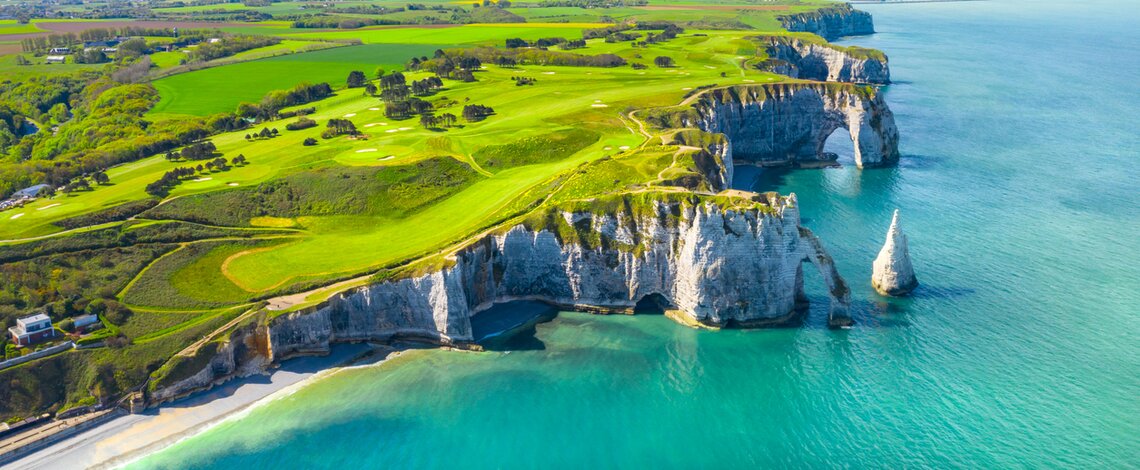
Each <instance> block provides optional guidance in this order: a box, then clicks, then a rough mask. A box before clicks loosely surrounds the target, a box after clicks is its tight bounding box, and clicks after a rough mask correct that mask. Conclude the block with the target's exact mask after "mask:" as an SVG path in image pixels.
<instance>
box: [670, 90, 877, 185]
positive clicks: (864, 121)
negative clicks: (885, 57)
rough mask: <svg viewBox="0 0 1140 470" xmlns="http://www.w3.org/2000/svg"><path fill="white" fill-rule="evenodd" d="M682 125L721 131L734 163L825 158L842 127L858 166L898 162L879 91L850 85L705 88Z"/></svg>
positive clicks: (782, 163)
mask: <svg viewBox="0 0 1140 470" xmlns="http://www.w3.org/2000/svg"><path fill="white" fill-rule="evenodd" d="M693 110H694V111H695V112H694V113H692V114H691V115H689V116H687V117H686V118H684V119H683V124H684V125H686V126H693V127H697V128H700V129H701V130H703V131H706V132H714V133H721V134H724V135H725V136H726V137H727V139H728V141H729V143H731V148H732V156H731V159H732V161H734V162H736V163H752V164H758V165H764V166H796V165H800V164H804V163H813V162H829V161H831V159H829V158H828V156H827V155H826V154H825V153H824V151H823V147H824V144H825V143H826V142H827V138H828V137H829V136H830V135H831V133H832V132H834V131H835V130H836V129H840V128H843V129H846V130H847V131H848V132H849V133H850V135H851V141H852V143H853V144H854V155H855V164H856V165H858V166H859V167H860V168H865V167H877V166H887V165H892V164H895V163H897V162H898V159H899V150H898V141H899V134H898V129H897V128H896V127H895V120H894V114H892V113H891V110H890V108H889V107H888V106H887V104H886V102H885V101H884V100H883V99H882V96H881V94H880V93H878V91H877V90H875V89H874V88H871V87H861V86H855V85H850V84H823V83H813V84H777V85H765V86H736V87H728V88H718V89H713V90H709V91H708V92H705V93H704V94H702V95H701V96H700V97H699V98H698V99H697V100H696V101H695V102H694V103H693Z"/></svg>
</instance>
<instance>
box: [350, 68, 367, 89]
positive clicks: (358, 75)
mask: <svg viewBox="0 0 1140 470" xmlns="http://www.w3.org/2000/svg"><path fill="white" fill-rule="evenodd" d="M367 81H368V79H367V78H366V77H365V76H364V72H361V71H359V70H353V71H351V72H349V73H348V87H349V88H360V87H362V86H364V84H365V83H366V82H367Z"/></svg>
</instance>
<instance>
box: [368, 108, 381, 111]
mask: <svg viewBox="0 0 1140 470" xmlns="http://www.w3.org/2000/svg"><path fill="white" fill-rule="evenodd" d="M368 110H369V111H379V110H380V108H368Z"/></svg>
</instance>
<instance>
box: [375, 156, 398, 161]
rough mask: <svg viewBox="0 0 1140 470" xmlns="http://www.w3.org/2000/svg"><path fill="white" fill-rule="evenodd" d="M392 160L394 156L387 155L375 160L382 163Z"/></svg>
mask: <svg viewBox="0 0 1140 470" xmlns="http://www.w3.org/2000/svg"><path fill="white" fill-rule="evenodd" d="M393 158H396V156H395V155H388V156H387V157H380V158H377V160H380V161H384V160H391V159H393Z"/></svg>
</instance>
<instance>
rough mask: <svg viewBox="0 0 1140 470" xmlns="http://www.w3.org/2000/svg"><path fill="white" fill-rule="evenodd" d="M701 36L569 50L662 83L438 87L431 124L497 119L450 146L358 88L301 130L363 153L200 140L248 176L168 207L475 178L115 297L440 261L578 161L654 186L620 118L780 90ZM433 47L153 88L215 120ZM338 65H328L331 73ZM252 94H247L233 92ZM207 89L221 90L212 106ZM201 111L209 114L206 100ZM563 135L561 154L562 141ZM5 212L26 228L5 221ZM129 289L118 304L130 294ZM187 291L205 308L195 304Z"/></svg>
mask: <svg viewBox="0 0 1140 470" xmlns="http://www.w3.org/2000/svg"><path fill="white" fill-rule="evenodd" d="M478 28H479V27H476V29H478ZM432 31H435V30H432ZM700 34H707V36H693V35H692V34H686V35H684V36H682V37H678V38H676V39H674V40H672V41H669V42H666V43H663V44H657V45H652V46H650V47H648V48H634V47H632V46H631V44H630V43H628V42H626V43H605V42H603V41H601V40H593V41H590V46H589V47H588V48H587V49H585V50H579V51H575V52H580V53H588V54H598V53H614V54H618V55H621V56H623V57H626V58H628V59H629V60H630V61H634V62H642V63H647V64H652V61H653V59H652V58H653V57H656V56H658V55H667V56H670V57H672V58H674V60H675V61H676V62H677V64H678V66H677V67H674V68H668V69H662V68H657V67H654V66H652V65H651V66H650V67H649V68H647V69H645V70H637V69H634V68H632V67H629V66H625V67H617V68H593V67H555V66H526V67H519V68H501V67H497V66H487V67H486V68H485V70H484V71H481V72H479V73H478V74H477V75H478V78H479V81H477V82H475V83H462V82H457V81H452V80H447V81H446V82H445V85H446V87H445V89H443V90H442V91H440V92H439V93H437V94H436V95H435V96H432V97H429V98H428V99H429V100H438V99H440V98H441V97H447V98H449V99H451V100H455V101H457V102H458V103H459V104H457V105H455V106H453V107H451V108H444V109H437V111H436V112H437V114H438V113H443V112H451V113H453V114H457V115H459V114H461V108H462V106H463V103H467V102H470V103H478V104H483V105H488V106H491V107H493V108H494V109H495V111H496V114H495V115H493V116H491V117H490V118H488V119H486V120H485V121H482V122H477V123H467V124H465V125H463V126H462V127H457V128H452V129H450V130H447V131H432V130H427V129H423V128H422V127H421V126H420V125H419V124H418V122H416V120H415V119H409V120H406V121H393V120H390V119H387V118H385V117H384V115H383V112H382V103H381V102H380V100H378V99H377V98H372V97H367V96H364V95H363V94H362V93H361V92H360V90H359V89H352V90H341V91H339V92H338V94H337V95H336V96H334V97H331V98H328V99H326V100H323V101H320V102H317V103H314V104H312V105H311V106H315V107H316V108H317V113H316V114H315V115H313V116H310V117H312V118H314V119H316V120H317V121H318V122H321V123H323V122H325V121H327V120H328V119H329V118H347V119H350V120H352V121H353V122H354V123H356V125H357V127H358V128H360V129H361V131H363V132H364V133H365V135H366V136H367V139H366V140H365V139H360V140H350V139H347V138H344V137H340V138H336V139H332V140H325V139H318V140H319V144H318V145H316V146H311V147H306V146H302V145H301V141H302V140H304V139H305V138H309V137H318V136H319V135H320V133H321V131H322V128H323V126H321V127H317V128H311V129H305V130H301V131H286V130H285V129H284V128H285V123H286V122H288V121H290V120H283V121H281V122H275V123H267V124H265V125H266V126H267V127H277V128H279V129H281V130H282V133H281V135H280V136H279V137H277V138H273V139H267V140H254V141H247V140H246V139H244V137H243V136H244V135H245V133H246V132H247V131H242V132H234V133H228V134H222V135H218V136H215V137H213V138H212V139H211V140H212V141H213V142H214V143H215V144H216V145H217V147H218V149H219V151H221V152H223V154H224V155H225V156H227V157H231V158H232V157H233V156H236V155H238V154H242V155H245V156H246V158H247V159H248V160H249V162H250V164H249V165H246V166H243V167H236V168H232V169H230V170H228V171H221V172H214V173H212V174H209V175H206V176H205V177H202V178H198V179H197V180H196V181H186V182H184V183H182V184H181V185H179V186H178V187H177V188H175V189H174V190H173V191H172V193H171V197H180V196H184V195H189V194H201V193H210V192H214V191H225V190H236V189H240V188H243V187H249V186H253V185H257V184H260V183H262V182H266V181H270V180H275V179H279V178H282V177H285V176H287V175H290V174H294V173H298V172H304V171H309V170H310V169H313V168H320V167H328V166H330V165H332V166H336V165H349V166H388V165H406V164H410V163H414V162H418V161H422V160H424V159H427V158H432V157H441V156H450V157H452V158H455V159H457V160H459V161H462V162H466V163H467V164H469V165H471V166H472V167H473V168H475V170H476V171H478V172H479V173H481V174H482V175H483V177H481V178H479V179H477V180H476V181H474V182H473V183H472V184H470V186H467V187H465V188H464V189H462V190H461V191H459V192H458V193H455V194H454V195H452V196H450V197H447V198H446V199H443V200H441V201H439V202H436V203H433V204H431V205H428V206H426V207H423V208H419V209H417V210H416V211H414V212H413V213H411V214H403V213H399V212H391V213H388V212H379V213H361V214H357V215H352V214H340V215H335V214H334V215H316V214H314V215H301V216H298V217H295V218H291V220H293V221H294V222H295V223H296V224H297V226H298V227H299V228H301V229H302V231H301V232H300V237H298V238H293V239H291V240H290V241H289V242H287V243H280V242H274V244H272V245H271V246H268V247H266V246H260V245H258V246H256V247H254V246H245V245H244V244H239V243H227V244H225V245H224V246H223V247H219V248H217V249H216V250H214V251H210V252H209V253H198V252H195V251H185V250H183V251H185V252H178V253H180V254H178V255H172V256H176V257H175V258H173V259H174V260H180V261H179V263H180V264H179V267H178V268H177V269H173V268H171V269H155V268H152V269H151V270H148V271H147V272H146V273H144V276H142V277H141V278H140V280H146V281H147V282H145V283H140V284H139V285H142V286H150V287H155V286H161V285H165V286H166V287H164V288H163V289H173V293H172V294H171V295H169V296H161V295H160V296H154V297H152V296H143V297H141V298H140V297H139V296H137V295H128V296H127V298H126V300H128V301H130V302H133V303H136V304H140V305H146V306H150V307H155V308H187V307H190V306H196V307H201V308H207V307H209V308H213V307H217V306H221V305H224V304H225V303H226V302H227V301H229V302H241V301H245V300H247V299H249V298H252V297H257V296H263V295H266V294H270V293H273V292H277V291H280V290H282V289H286V290H288V289H289V287H290V286H295V287H296V286H307V285H320V284H322V283H327V282H329V281H330V280H333V279H338V278H344V277H345V276H350V275H357V274H360V273H363V272H368V271H369V270H374V269H377V268H379V267H382V266H388V265H392V264H394V263H401V262H406V261H409V260H412V259H416V258H421V257H424V256H427V255H431V254H433V253H436V252H438V251H440V250H443V249H445V248H447V247H448V246H451V245H453V244H455V243H456V242H458V241H461V240H463V239H465V238H466V237H469V236H470V235H472V234H473V233H477V232H478V231H479V230H481V229H483V228H486V227H489V226H490V225H492V224H495V223H497V222H499V221H502V220H504V218H506V217H508V216H511V215H513V214H515V213H517V211H519V210H520V209H521V208H524V207H527V205H528V204H531V203H533V202H535V200H536V199H539V198H541V197H543V196H545V194H543V193H542V190H541V188H543V187H545V186H544V185H547V184H549V182H550V181H551V179H552V178H555V177H556V176H557V175H559V174H568V173H569V172H570V171H571V170H572V169H574V168H576V167H578V166H579V165H581V164H583V163H586V162H595V161H599V159H602V158H603V157H613V156H619V157H621V158H624V159H626V160H627V161H629V162H630V163H628V164H626V163H623V164H622V165H618V166H619V167H620V168H615V169H613V170H612V171H613V173H614V176H615V177H614V178H613V179H612V180H607V181H618V180H622V178H624V177H626V176H629V175H638V176H637V177H638V178H644V177H645V175H650V174H652V175H656V174H657V172H658V171H660V170H661V169H662V168H664V166H663V165H665V166H667V165H669V163H670V161H671V160H672V158H673V155H672V154H673V152H674V151H673V150H668V149H666V150H660V151H653V152H648V153H642V154H639V153H635V151H636V150H637V149H638V147H639V146H640V145H641V144H642V143H643V142H644V141H645V137H644V136H643V135H642V134H641V133H640V132H639V131H638V130H637V129H636V128H635V127H634V125H633V124H632V123H631V122H628V121H627V120H625V116H624V115H625V113H627V112H628V111H629V110H633V109H640V108H645V107H658V106H671V105H674V104H676V103H678V102H679V101H680V100H681V99H682V97H683V96H684V95H685V94H687V93H689V92H690V91H691V90H693V89H694V88H695V87H698V86H702V85H708V84H710V83H717V84H721V85H728V84H742V83H770V82H774V81H778V80H783V78H781V77H779V76H775V75H771V74H766V73H762V72H758V71H755V70H744V69H741V68H740V67H739V65H738V63H739V62H740V61H741V60H742V59H744V58H745V57H746V56H747V55H748V54H752V53H755V45H754V44H752V43H751V42H749V41H747V40H745V39H744V37H745V36H746V35H747V34H748V33H743V32H713V31H708V32H701V33H700ZM435 48H436V46H434V45H419V46H417V45H400V46H391V45H372V46H356V47H343V48H337V49H331V50H326V51H320V52H315V53H305V54H295V55H290V56H283V57H278V58H274V59H269V60H261V61H254V62H245V63H239V64H233V65H226V66H222V67H217V68H214V69H207V70H203V71H198V72H192V73H186V74H182V75H176V76H172V77H169V78H167V79H163V80H162V81H160V83H159V84H158V86H159V87H160V89H162V90H164V93H165V88H164V87H166V86H168V85H169V84H170V83H177V81H178V80H180V79H183V80H188V82H187V83H188V84H192V85H193V86H195V87H197V91H196V92H195V95H194V96H198V95H201V96H199V97H198V99H194V100H191V101H188V102H186V101H184V102H183V103H186V105H190V104H193V105H194V106H196V107H197V109H196V110H195V111H196V112H198V113H205V112H207V111H206V109H208V108H206V107H205V106H206V105H205V103H206V102H213V103H217V104H216V105H215V106H217V107H218V108H221V106H223V105H224V106H226V107H227V108H228V107H232V106H233V104H234V102H235V101H237V100H238V99H256V97H257V96H260V95H261V94H262V93H263V92H262V91H261V90H268V89H273V88H282V87H286V86H291V85H293V84H294V83H296V82H297V81H298V73H297V72H296V71H297V70H305V69H306V68H307V69H310V70H313V73H323V72H327V70H324V69H328V68H332V67H330V66H328V64H332V63H337V64H339V65H340V66H345V61H348V60H354V59H358V58H359V57H361V55H362V54H363V53H365V52H368V53H371V55H369V54H363V55H365V56H369V57H371V58H372V59H373V60H374V62H373V63H372V64H370V66H371V67H370V68H365V70H367V71H368V72H369V73H370V72H371V68H374V67H375V64H376V63H384V62H385V61H393V60H394V59H395V58H397V57H399V58H403V57H407V56H411V55H412V54H414V53H415V52H412V51H422V52H420V54H424V55H430V53H431V52H430V51H431V50H434V49H435ZM637 56H640V57H637ZM314 57H319V58H323V61H314V59H313V58H314ZM338 60H339V61H341V62H335V61H338ZM298 65H299V66H300V67H301V68H298ZM274 67H283V68H282V69H281V70H283V71H284V70H291V71H292V72H290V73H285V72H280V74H279V75H280V76H277V75H274V74H269V75H265V76H262V77H261V78H260V79H259V80H258V81H259V82H260V83H259V86H262V87H263V88H261V89H260V90H258V91H257V92H256V93H250V95H251V96H250V97H249V98H236V97H235V96H234V95H236V94H239V92H244V91H246V90H237V89H232V90H231V87H229V86H227V85H224V84H223V83H232V82H233V80H234V78H235V77H240V76H242V75H248V76H249V77H250V78H252V77H253V76H254V75H255V74H254V73H252V72H251V71H263V72H264V71H271V70H274V69H273V68H274ZM348 67H349V68H351V67H352V65H348ZM721 74H724V76H721ZM344 75H347V69H346V70H344V71H343V73H341V71H337V72H336V73H335V76H334V77H333V78H335V79H337V80H336V83H339V82H340V80H341V79H342V77H343V76H344ZM520 75H522V76H528V77H532V78H534V79H536V80H537V81H536V84H535V85H529V86H516V85H515V82H514V80H513V79H512V77H515V76H520ZM407 76H408V78H409V80H414V79H419V78H423V77H427V76H428V74H427V73H425V72H419V73H407ZM202 77H216V78H217V80H218V82H217V83H216V84H214V85H211V84H210V83H212V82H210V81H209V80H206V79H204V78H202ZM189 79H193V80H189ZM266 82H269V83H271V84H267V83H266ZM252 86H253V85H247V86H246V88H248V87H252ZM211 87H213V88H211ZM217 89H226V90H230V91H228V92H227V93H219V92H217V91H216V90H217ZM211 95H216V96H211ZM207 97H209V98H217V99H216V101H212V100H210V99H206V98H207ZM164 102H165V101H164ZM172 103H178V101H172ZM170 106H171V105H169V104H168V105H167V107H166V108H162V107H161V106H160V110H161V111H163V112H170ZM217 110H221V109H217ZM566 133H568V134H566ZM563 134H566V135H569V136H570V137H572V139H573V140H572V141H570V140H569V139H566V138H564V137H563ZM659 143H660V140H659V139H658V144H659ZM658 144H655V145H658ZM548 150H550V151H548ZM631 155H632V156H631ZM637 155H642V156H641V157H637ZM638 158H643V159H644V162H645V163H644V165H642V164H640V163H638V162H639V161H640V160H637V159H638ZM629 159H633V160H629ZM179 165H183V163H178V162H175V163H171V162H167V161H165V160H164V159H162V158H161V157H153V158H149V159H145V160H142V161H139V162H135V163H131V164H128V165H123V166H120V167H116V168H114V169H112V170H111V171H109V172H108V174H109V175H110V176H111V180H112V182H113V183H114V184H112V185H110V186H105V187H99V188H96V189H95V190H94V191H90V192H85V193H80V194H73V195H71V196H59V197H56V198H54V199H51V200H44V201H37V202H36V203H34V204H32V205H30V206H28V207H26V208H24V209H20V210H19V211H15V212H13V211H9V212H5V213H4V214H3V215H0V237H2V238H16V237H27V236H33V235H43V234H48V233H51V232H56V231H58V230H59V229H58V228H57V227H55V226H53V225H51V224H50V222H51V221H53V220H58V219H59V218H62V217H66V216H71V215H75V214H78V213H83V212H86V211H90V210H94V209H96V208H100V207H106V206H109V205H114V204H118V203H121V202H123V201H129V200H135V199H140V198H143V197H145V193H144V192H143V190H142V188H143V186H145V185H146V184H148V183H150V182H152V181H155V180H157V179H158V178H159V177H160V176H161V174H162V173H163V172H165V171H167V170H169V169H171V168H173V167H175V166H179ZM606 165H610V166H612V165H614V164H612V163H607V164H606ZM606 165H602V166H599V168H605V167H606ZM639 165H640V166H639ZM682 170H683V169H682ZM678 171H681V170H678ZM622 175H626V176H622ZM630 177H632V176H630ZM606 178H609V177H608V176H607V177H606ZM574 181H576V182H575V183H574V184H573V185H571V186H568V190H572V192H573V193H574V194H580V193H585V192H588V191H596V190H599V189H601V187H599V186H597V185H596V184H588V183H587V182H584V181H578V180H576V179H575V180H574ZM604 186H605V185H603V186H602V187H604ZM16 213H20V214H23V215H22V216H20V217H18V218H16V219H11V217H12V215H15V214H16ZM9 214H11V215H9ZM250 218H251V219H254V218H255V217H250ZM250 222H251V221H248V220H237V221H231V222H229V223H236V224H239V225H247V226H248V225H250ZM243 243H244V242H243ZM243 247H244V248H243ZM187 254H194V257H193V258H194V259H181V258H182V257H184V256H186V255H187ZM223 265H224V266H225V273H224V274H223V272H222V271H223V268H222V266H223ZM155 273H159V274H162V277H163V279H165V281H163V282H165V283H166V284H162V283H158V282H156V281H154V280H153V279H152V278H153V277H154V275H155ZM139 285H136V286H134V287H132V289H131V290H129V292H128V293H129V294H131V292H133V291H134V290H137V289H140V287H139ZM159 290H162V289H159ZM196 291H204V292H207V291H208V292H209V293H208V294H206V293H199V294H194V292H196ZM144 299H145V301H144Z"/></svg>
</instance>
